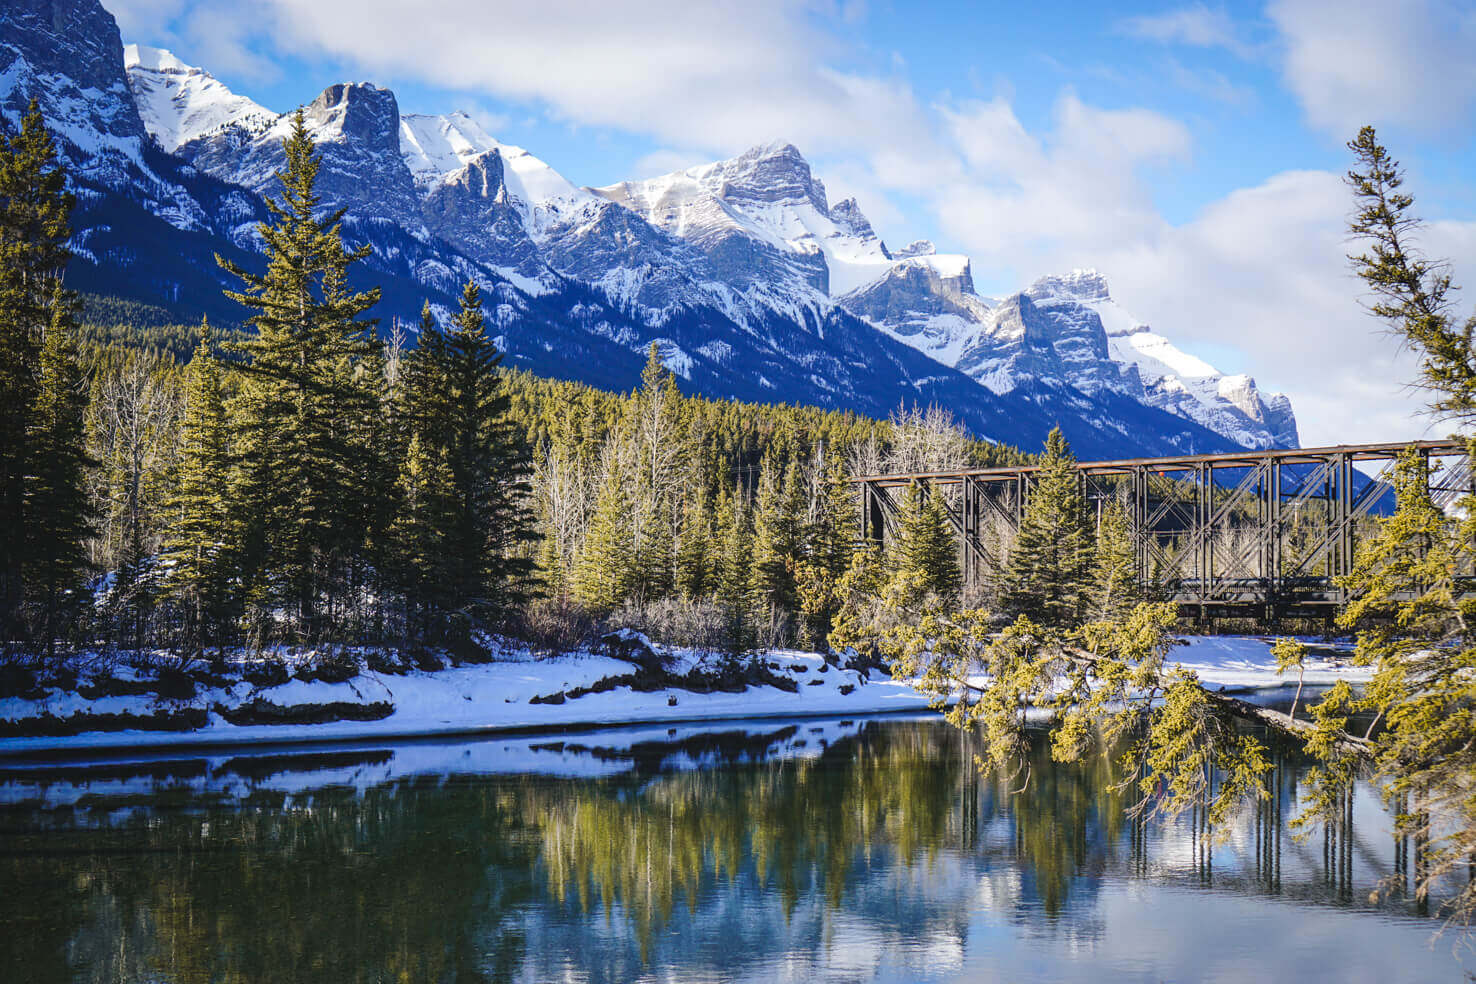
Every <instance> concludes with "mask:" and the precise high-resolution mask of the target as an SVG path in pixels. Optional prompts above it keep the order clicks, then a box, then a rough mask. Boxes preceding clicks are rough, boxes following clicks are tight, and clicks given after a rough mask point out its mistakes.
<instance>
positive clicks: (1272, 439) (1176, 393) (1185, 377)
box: [1025, 270, 1298, 448]
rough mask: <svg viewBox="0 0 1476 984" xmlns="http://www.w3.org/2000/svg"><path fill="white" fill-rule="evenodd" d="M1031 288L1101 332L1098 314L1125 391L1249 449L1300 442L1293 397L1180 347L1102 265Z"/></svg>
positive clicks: (1034, 295)
mask: <svg viewBox="0 0 1476 984" xmlns="http://www.w3.org/2000/svg"><path fill="white" fill-rule="evenodd" d="M1025 293H1026V294H1027V295H1029V297H1030V299H1031V300H1032V301H1033V302H1034V303H1035V305H1036V307H1037V308H1041V309H1044V310H1046V311H1050V312H1054V313H1056V314H1058V315H1060V316H1062V317H1064V318H1069V319H1072V320H1075V321H1077V322H1079V323H1084V324H1085V325H1086V326H1087V327H1088V330H1093V329H1092V327H1091V323H1092V321H1093V319H1095V320H1096V322H1097V323H1098V324H1100V326H1101V330H1102V332H1103V333H1104V334H1105V335H1106V338H1107V351H1108V356H1109V358H1110V359H1111V360H1112V361H1113V362H1114V363H1116V364H1117V365H1118V366H1119V367H1121V370H1120V371H1121V378H1122V380H1123V383H1124V387H1125V388H1124V389H1123V392H1126V393H1128V394H1129V395H1131V396H1133V397H1134V398H1141V399H1142V400H1143V401H1144V402H1146V403H1148V404H1149V405H1151V406H1156V407H1159V408H1160V409H1163V410H1167V411H1169V412H1170V413H1175V414H1178V415H1179V416H1181V417H1185V418H1187V419H1189V420H1194V421H1196V422H1198V423H1200V424H1203V425H1204V426H1205V427H1208V428H1209V429H1210V430H1213V431H1215V432H1216V433H1220V434H1224V435H1226V436H1227V437H1230V438H1231V439H1232V440H1234V441H1235V442H1236V443H1238V444H1243V445H1246V446H1247V447H1257V448H1262V447H1264V448H1276V447H1283V448H1284V447H1296V446H1297V444H1298V441H1297V421H1296V417H1295V416H1294V415H1293V413H1292V408H1291V401H1290V400H1289V399H1287V398H1286V397H1285V396H1284V395H1282V394H1280V393H1262V392H1261V391H1260V390H1259V389H1257V388H1256V381H1255V380H1254V379H1252V378H1251V377H1250V376H1248V375H1245V374H1243V373H1239V374H1235V375H1226V374H1224V373H1222V372H1220V371H1219V370H1218V369H1216V368H1215V367H1214V366H1212V365H1210V364H1209V363H1207V362H1205V361H1204V360H1202V359H1199V358H1196V357H1195V356H1193V355H1189V354H1188V353H1186V352H1182V351H1180V350H1179V349H1178V348H1176V347H1175V346H1174V344H1173V343H1172V342H1171V341H1169V340H1168V339H1167V338H1165V337H1164V336H1162V335H1160V334H1157V333H1156V332H1154V331H1153V330H1152V329H1151V328H1150V327H1149V326H1148V325H1146V324H1144V323H1142V322H1141V321H1139V320H1138V319H1137V318H1135V317H1133V316H1132V315H1130V314H1128V313H1127V312H1126V311H1124V310H1123V309H1122V307H1120V306H1119V305H1118V303H1117V302H1116V301H1115V300H1113V299H1112V296H1111V294H1110V293H1109V292H1108V289H1107V281H1106V279H1105V278H1104V277H1103V276H1102V275H1101V274H1099V273H1097V272H1096V271H1095V270H1077V271H1074V272H1072V273H1071V274H1070V275H1068V276H1064V277H1043V278H1041V279H1040V280H1037V281H1036V282H1035V283H1034V284H1032V285H1031V286H1030V287H1029V288H1028V289H1027V290H1026V291H1025ZM1133 370H1136V372H1134V371H1133ZM1134 377H1136V378H1134ZM1140 387H1141V391H1142V396H1141V397H1139V395H1138V394H1139V389H1140Z"/></svg>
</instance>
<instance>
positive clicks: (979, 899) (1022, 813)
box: [0, 720, 1458, 982]
mask: <svg viewBox="0 0 1476 984" xmlns="http://www.w3.org/2000/svg"><path fill="white" fill-rule="evenodd" d="M708 727H712V726H711V725H710V726H708ZM720 727H724V726H720ZM725 727H726V728H727V729H728V730H726V731H724V732H712V731H708V732H700V731H697V730H696V729H689V732H690V733H689V734H687V735H685V736H682V737H677V738H671V739H668V740H664V741H663V740H659V739H658V740H653V739H652V734H651V729H647V730H646V731H645V732H644V734H642V735H640V736H639V737H638V738H630V737H626V736H623V735H622V734H621V733H619V732H607V733H603V734H589V735H576V736H568V737H567V739H566V740H559V739H558V738H557V737H556V736H548V735H544V736H539V737H536V738H532V739H527V740H523V741H521V743H520V742H519V741H514V740H512V739H500V738H499V739H495V740H487V741H481V742H477V741H469V742H459V743H458V742H422V743H406V744H404V745H394V746H383V747H381V746H361V747H358V748H355V749H343V750H338V751H331V752H322V751H318V752H309V753H308V754H291V753H289V754H282V753H281V752H280V751H279V750H278V751H272V750H268V751H264V752H251V751H249V750H243V751H242V752H241V753H240V754H239V755H237V756H235V757H230V756H214V757H202V758H199V759H195V760H188V761H186V760H180V759H176V760H175V761H173V762H168V763H165V762H150V761H142V760H135V761H132V762H119V763H114V764H109V765H105V766H101V767H70V766H66V767H62V766H57V765H56V764H54V763H53V764H51V765H46V764H42V765H40V766H39V767H38V768H36V769H34V770H33V769H25V770H21V769H4V770H0V771H3V773H4V775H3V776H0V825H3V829H4V830H5V831H6V838H5V849H4V850H3V851H0V884H4V885H5V886H6V887H7V891H5V892H4V893H0V921H3V924H4V925H5V926H6V927H7V932H6V933H5V934H3V938H0V971H3V972H4V973H3V974H0V977H3V979H6V980H27V981H37V982H49V981H74V980H89V981H91V980H95V981H104V980H157V981H171V982H185V981H262V980H274V981H277V980H280V981H290V980H333V981H339V980H342V981H352V980H364V981H371V980H425V981H431V980H445V981H451V980H457V981H460V980H507V981H512V980H538V981H542V980H587V981H628V980H635V979H673V980H675V979H683V980H738V979H745V980H777V979H781V978H782V979H791V980H801V979H802V980H817V981H819V980H827V979H833V980H866V979H877V980H889V981H915V980H919V979H923V978H925V977H926V978H928V979H959V980H973V979H1004V980H1059V979H1079V980H1103V979H1134V980H1165V979H1167V980H1190V979H1201V978H1205V977H1211V976H1215V975H1214V974H1212V973H1209V972H1208V971H1207V968H1211V967H1214V966H1216V965H1218V966H1220V968H1221V969H1222V970H1224V969H1225V967H1226V966H1238V967H1241V968H1246V967H1254V968H1258V974H1261V975H1264V976H1265V978H1266V979H1302V980H1308V979H1327V980H1401V981H1423V980H1443V979H1447V978H1449V977H1450V976H1452V973H1453V972H1454V971H1457V970H1458V966H1457V964H1456V963H1455V961H1454V960H1453V959H1452V956H1451V954H1450V952H1449V947H1445V946H1437V947H1435V948H1434V949H1433V950H1432V949H1431V947H1430V946H1429V941H1430V936H1431V933H1432V932H1433V931H1434V930H1435V928H1436V926H1437V925H1438V923H1437V922H1436V921H1434V920H1432V919H1428V918H1422V917H1421V914H1420V911H1419V907H1418V906H1417V904H1416V903H1414V902H1413V901H1412V900H1410V899H1409V898H1408V897H1407V896H1401V895H1399V894H1398V893H1397V892H1396V893H1392V894H1391V895H1390V896H1389V897H1388V898H1387V899H1385V900H1384V901H1382V902H1381V903H1379V904H1378V905H1372V904H1371V903H1370V901H1369V891H1370V889H1372V888H1374V887H1375V886H1377V885H1379V884H1380V883H1383V882H1385V881H1386V880H1388V879H1389V878H1390V877H1391V876H1393V877H1394V878H1396V879H1397V878H1398V877H1399V876H1400V875H1401V873H1402V870H1403V865H1404V860H1403V859H1405V858H1407V857H1408V855H1409V851H1408V848H1407V846H1404V847H1402V846H1401V845H1399V844H1398V843H1396V842H1395V841H1394V840H1393V838H1392V834H1391V830H1390V824H1389V818H1388V815H1387V814H1386V813H1385V812H1384V811H1383V810H1382V809H1381V807H1380V805H1379V797H1378V794H1377V791H1376V790H1373V789H1371V788H1370V787H1368V786H1366V785H1362V784H1360V785H1359V786H1358V787H1357V790H1356V793H1355V796H1354V798H1353V799H1351V800H1349V801H1348V803H1347V808H1346V811H1345V813H1344V815H1343V818H1342V819H1341V820H1339V821H1338V822H1337V823H1334V824H1332V825H1330V826H1328V827H1326V828H1319V829H1318V830H1316V831H1315V832H1313V834H1312V836H1311V837H1309V838H1307V839H1305V840H1301V841H1298V840H1295V839H1293V838H1292V837H1291V835H1290V834H1289V833H1288V832H1287V830H1286V822H1287V820H1288V819H1289V818H1290V817H1291V816H1292V815H1293V814H1294V813H1295V812H1296V809H1297V807H1296V802H1297V797H1298V784H1299V782H1300V781H1301V768H1300V767H1299V765H1298V764H1297V762H1296V761H1295V760H1293V759H1289V758H1287V759H1279V760H1278V762H1277V768H1276V770H1275V772H1274V773H1273V774H1272V775H1269V776H1267V778H1266V782H1267V792H1268V794H1269V795H1268V797H1267V798H1266V799H1265V800H1264V801H1263V802H1262V804H1261V805H1260V806H1259V807H1256V808H1254V809H1251V810H1247V811H1246V812H1244V813H1241V814H1240V815H1238V816H1237V817H1235V818H1234V820H1233V822H1232V823H1231V824H1230V825H1229V826H1228V827H1226V828H1224V829H1220V830H1214V829H1210V828H1208V827H1207V826H1206V825H1205V823H1204V820H1203V818H1202V817H1201V816H1199V815H1198V814H1194V815H1188V816H1184V817H1182V818H1180V819H1178V820H1176V821H1173V822H1170V823H1167V824H1164V823H1159V822H1155V821H1144V820H1142V819H1139V818H1137V817H1135V816H1134V815H1133V814H1132V812H1131V811H1130V810H1128V809H1127V802H1126V800H1125V797H1124V796H1123V795H1122V794H1121V793H1119V792H1118V791H1117V789H1116V781H1117V780H1118V779H1119V778H1120V775H1119V773H1118V770H1117V769H1116V767H1115V766H1114V764H1113V763H1114V761H1115V756H1112V755H1102V756H1096V757H1093V758H1092V759H1090V760H1088V761H1086V762H1084V763H1079V764H1072V765H1063V764H1059V763H1055V762H1053V761H1051V758H1050V751H1049V747H1048V743H1047V742H1045V741H1037V742H1036V743H1035V744H1034V746H1033V748H1032V751H1031V753H1030V754H1031V756H1032V773H1033V779H1032V781H1031V783H1030V784H1029V785H1027V786H1026V787H1025V789H1024V790H1023V791H1020V790H1017V788H1016V787H1017V785H1018V782H1017V780H1015V779H1013V778H1003V777H996V776H993V775H989V774H984V773H981V772H980V771H979V770H978V769H977V768H976V767H975V764H974V756H975V755H976V754H977V753H978V752H979V751H980V749H979V748H978V747H977V746H976V745H975V739H974V738H972V737H971V736H969V735H967V734H964V733H962V732H959V731H956V730H955V729H952V728H951V727H949V726H948V725H946V724H944V723H943V722H941V721H937V720H931V721H897V720H889V721H884V722H882V721H876V722H865V721H860V722H852V721H839V722H838V721H818V722H805V723H803V724H782V723H776V722H753V723H750V724H747V725H743V724H732V725H727V726H725ZM673 730H675V729H673ZM660 733H661V734H665V733H666V731H665V729H660ZM540 761H546V762H547V764H548V765H549V766H551V767H553V768H555V769H557V770H558V771H560V772H562V773H564V774H563V775H562V776H549V775H538V774H534V773H522V774H503V773H499V772H498V770H499V769H500V768H508V767H511V768H516V769H526V768H529V767H530V766H531V767H535V768H536V767H537V765H536V763H537V762H540ZM1436 904H1438V900H1437V901H1436ZM1309 948H1310V951H1309ZM1309 959H1315V961H1316V967H1317V968H1318V969H1320V971H1321V976H1320V977H1319V976H1318V975H1317V974H1312V973H1307V974H1306V975H1304V976H1300V977H1298V976H1295V974H1296V973H1299V971H1297V970H1296V968H1298V967H1300V966H1301V965H1302V964H1304V963H1306V962H1307V961H1308V960H1309ZM1219 979H1245V974H1238V973H1226V974H1221V975H1220V977H1219Z"/></svg>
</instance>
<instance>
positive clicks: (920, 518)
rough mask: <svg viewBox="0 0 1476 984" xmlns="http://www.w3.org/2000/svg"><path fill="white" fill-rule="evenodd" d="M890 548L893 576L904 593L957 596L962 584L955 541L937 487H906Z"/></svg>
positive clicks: (918, 595)
mask: <svg viewBox="0 0 1476 984" xmlns="http://www.w3.org/2000/svg"><path fill="white" fill-rule="evenodd" d="M890 552H891V562H892V567H893V572H894V577H896V578H897V580H898V583H899V584H901V585H902V586H903V595H904V596H910V597H914V598H916V597H921V596H923V595H927V594H935V595H938V596H940V597H942V598H945V599H952V598H956V597H957V596H958V593H959V591H960V590H961V589H962V587H963V575H962V574H961V573H960V571H959V566H958V542H957V538H956V537H955V536H954V533H953V527H952V525H951V524H950V523H949V521H948V507H947V504H945V503H944V501H943V496H942V494H941V493H940V492H939V491H938V490H937V488H928V487H924V486H921V485H912V486H909V487H908V489H907V492H906V493H905V494H904V495H903V497H902V507H901V509H900V510H899V516H898V522H897V536H896V539H895V541H894V542H893V543H892V545H891V548H890Z"/></svg>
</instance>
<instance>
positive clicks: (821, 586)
mask: <svg viewBox="0 0 1476 984" xmlns="http://www.w3.org/2000/svg"><path fill="white" fill-rule="evenodd" d="M816 498H817V501H816V502H814V503H813V505H812V507H811V511H812V514H813V515H814V519H813V520H812V521H811V523H810V526H809V529H808V530H807V531H806V540H807V548H806V557H805V559H804V560H803V561H802V562H801V563H800V564H799V565H798V567H797V568H796V571H795V582H796V589H797V592H798V595H799V608H800V614H801V615H803V616H804V622H805V634H806V638H807V640H808V643H809V645H811V646H815V647H817V648H818V647H821V646H823V645H825V640H826V637H827V636H829V634H830V630H831V627H832V623H833V621H834V619H835V616H836V614H837V613H838V612H839V611H840V606H841V601H842V598H841V594H840V584H841V579H842V578H843V577H844V576H845V573H846V571H847V570H849V569H850V566H851V556H852V554H853V553H854V552H855V549H856V541H857V539H859V537H858V536H857V530H856V504H855V501H854V500H853V498H852V488H851V485H850V483H849V482H847V481H846V470H845V466H844V465H843V464H842V463H841V461H840V458H839V456H837V455H834V454H832V455H831V456H830V458H829V460H827V461H826V463H825V467H824V469H823V470H822V472H821V476H820V484H819V488H818V490H817V496H816Z"/></svg>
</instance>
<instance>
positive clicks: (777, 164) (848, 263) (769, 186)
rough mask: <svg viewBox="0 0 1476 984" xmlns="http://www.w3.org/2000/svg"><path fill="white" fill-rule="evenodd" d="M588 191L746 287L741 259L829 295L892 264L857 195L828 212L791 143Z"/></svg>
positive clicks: (815, 180)
mask: <svg viewBox="0 0 1476 984" xmlns="http://www.w3.org/2000/svg"><path fill="white" fill-rule="evenodd" d="M594 191H595V193H596V194H599V195H602V196H604V197H606V198H608V199H610V200H611V201H613V202H617V203H619V204H621V205H623V206H625V207H626V208H629V209H631V210H632V211H634V212H636V213H637V214H638V215H641V216H642V217H644V218H645V219H646V220H647V221H648V222H650V223H652V224H653V225H655V226H657V227H659V228H661V229H665V230H666V231H667V232H670V233H672V234H673V235H677V236H680V237H682V238H683V239H686V240H689V241H691V242H693V243H695V244H697V245H698V246H699V247H700V248H701V249H703V251H704V252H706V253H707V254H708V255H709V256H710V257H712V258H713V259H714V260H715V262H717V263H718V267H719V275H721V276H724V278H725V280H727V281H728V282H730V283H735V284H745V283H748V282H751V279H752V278H751V276H750V275H749V274H750V270H745V269H742V268H740V267H739V264H740V263H742V262H744V261H747V262H748V263H749V264H751V265H752V266H753V269H762V271H763V273H764V274H765V275H770V274H779V275H781V276H784V277H786V278H787V279H788V280H790V281H791V286H792V287H794V288H796V289H801V290H804V289H808V290H809V291H812V292H814V293H817V294H819V295H820V296H823V297H829V296H832V295H838V294H843V293H846V292H847V291H850V290H852V289H854V288H856V287H859V286H861V285H862V284H865V283H868V282H870V281H873V280H875V279H876V278H878V277H880V276H883V275H884V274H885V273H886V272H887V270H888V268H889V267H890V265H891V261H892V258H891V256H890V255H889V254H888V253H887V250H886V247H885V246H884V245H883V244H882V241H881V240H880V239H878V238H877V236H876V234H875V232H873V231H872V228H871V224H870V223H869V222H867V221H866V217H865V216H864V215H862V214H861V211H860V208H859V207H858V206H857V205H856V202H855V201H854V199H847V200H846V201H844V202H840V203H838V204H837V205H836V206H835V210H834V213H832V209H831V207H830V205H829V203H828V202H827V201H826V196H825V186H824V184H822V183H821V182H820V180H819V179H818V178H816V177H814V175H813V174H811V172H810V165H809V162H807V161H806V160H805V159H804V157H803V156H802V155H801V154H800V152H799V151H798V150H797V149H795V147H794V146H793V145H792V144H787V143H773V144H767V145H764V146H760V147H754V148H752V149H751V150H748V151H746V152H744V153H743V154H740V155H739V156H737V157H735V158H732V159H731V160H726V161H718V162H716V163H714V164H705V165H701V166H699V167H692V168H688V169H687V170H685V171H677V172H674V173H672V174H667V175H662V176H661V177H657V178H650V179H648V180H645V181H626V182H622V183H620V184H616V185H610V186H608V187H605V188H596V189H594ZM775 257H778V258H779V259H777V260H776V259H775ZM763 260H767V262H756V261H763Z"/></svg>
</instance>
